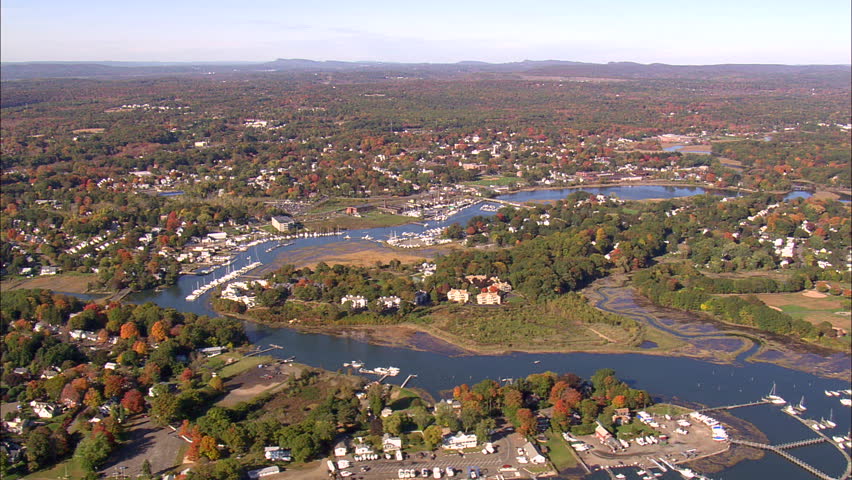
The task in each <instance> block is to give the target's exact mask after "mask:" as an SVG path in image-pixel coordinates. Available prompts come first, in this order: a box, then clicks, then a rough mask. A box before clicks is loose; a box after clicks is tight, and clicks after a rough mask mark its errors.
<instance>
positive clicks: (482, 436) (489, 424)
mask: <svg viewBox="0 0 852 480" xmlns="http://www.w3.org/2000/svg"><path fill="white" fill-rule="evenodd" d="M496 427H497V422H496V421H494V419H493V418H491V417H488V418H483V419H482V420H480V422H479V423H477V424H476V430H475V433H476V440H477V441H478V442H479V443H486V442H488V441H489V440H491V432H492V431H494V428H496Z"/></svg>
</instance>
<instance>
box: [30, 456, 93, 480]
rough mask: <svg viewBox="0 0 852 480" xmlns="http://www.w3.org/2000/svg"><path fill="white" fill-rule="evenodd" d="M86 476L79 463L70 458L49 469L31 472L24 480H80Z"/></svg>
mask: <svg viewBox="0 0 852 480" xmlns="http://www.w3.org/2000/svg"><path fill="white" fill-rule="evenodd" d="M84 476H85V471H84V470H83V469H82V468H80V466H79V465H77V462H76V461H74V459H73V458H69V459H68V460H65V461H64V462H59V463H57V464H56V465H54V466H53V468H49V469H47V470H41V471H38V472H35V473H31V474H29V475H26V476H24V477H20V478H21V479H23V480H56V479H57V478H62V479H67V480H79V479H82V478H83V477H84Z"/></svg>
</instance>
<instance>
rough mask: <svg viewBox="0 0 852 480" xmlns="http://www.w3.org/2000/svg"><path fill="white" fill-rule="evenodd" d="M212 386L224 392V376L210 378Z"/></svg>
mask: <svg viewBox="0 0 852 480" xmlns="http://www.w3.org/2000/svg"><path fill="white" fill-rule="evenodd" d="M209 385H210V388H212V389H213V390H216V391H217V392H223V391H224V390H225V383H224V382H223V381H222V377H213V378H211V379H210V384H209Z"/></svg>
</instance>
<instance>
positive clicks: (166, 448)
mask: <svg viewBox="0 0 852 480" xmlns="http://www.w3.org/2000/svg"><path fill="white" fill-rule="evenodd" d="M128 437H129V438H128V441H127V443H125V444H124V445H122V447H121V448H120V449H119V450H118V451H116V453H114V454H113V455H111V456H110V460H109V462H108V463H107V464H106V465H105V466H104V468H103V473H104V474H107V475H111V474H113V473H115V472H119V473H124V474H125V475H128V476H129V478H136V476H137V475H139V474H141V473H142V463H143V462H144V461H145V460H146V459H147V460H148V461H149V462H150V463H151V472H152V473H153V474H155V475H156V474H158V473H163V472H164V471H166V470H168V469H170V468H174V467H176V466H178V465H180V462H179V461H178V455H179V452H180V451H181V449H182V448H184V447H186V446H187V445H189V444H188V443H186V442H185V441H184V440H183V439H181V438H180V437H178V435H177V433H175V432H172V430H171V429H170V428H168V427H160V426H157V425H156V424H154V422H152V421H151V420H150V419H149V418H147V417H136V418H134V419H132V420H131V421H130V423H129V424H128ZM122 469H123V470H122Z"/></svg>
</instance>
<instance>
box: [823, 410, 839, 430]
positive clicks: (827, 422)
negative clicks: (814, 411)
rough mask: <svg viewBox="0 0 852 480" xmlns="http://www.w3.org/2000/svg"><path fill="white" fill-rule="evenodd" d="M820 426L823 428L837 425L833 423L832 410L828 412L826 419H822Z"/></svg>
mask: <svg viewBox="0 0 852 480" xmlns="http://www.w3.org/2000/svg"><path fill="white" fill-rule="evenodd" d="M822 426H823V427H825V428H834V427H836V426H837V424H836V423H834V410H830V411H829V412H828V420H823V421H822Z"/></svg>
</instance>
